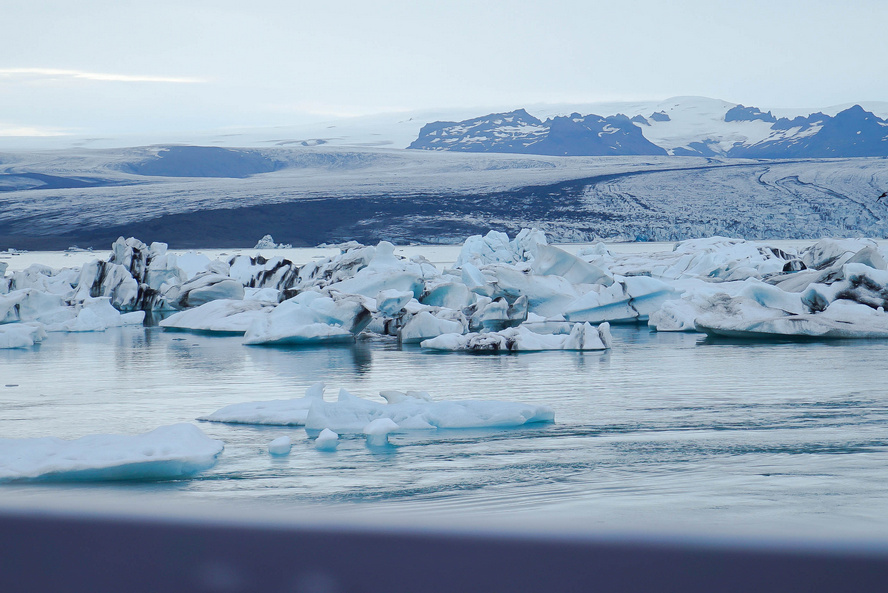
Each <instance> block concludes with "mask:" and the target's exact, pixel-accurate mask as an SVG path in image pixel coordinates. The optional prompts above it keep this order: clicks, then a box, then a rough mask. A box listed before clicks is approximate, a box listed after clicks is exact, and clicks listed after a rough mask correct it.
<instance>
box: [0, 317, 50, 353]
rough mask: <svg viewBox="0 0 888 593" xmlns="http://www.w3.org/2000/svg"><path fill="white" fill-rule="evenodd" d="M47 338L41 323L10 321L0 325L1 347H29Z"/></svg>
mask: <svg viewBox="0 0 888 593" xmlns="http://www.w3.org/2000/svg"><path fill="white" fill-rule="evenodd" d="M44 338H46V332H45V331H44V329H43V326H42V325H41V324H39V323H10V324H6V325H0V349H4V348H29V347H31V346H33V345H34V344H36V343H38V342H41V341H42V340H43V339H44Z"/></svg>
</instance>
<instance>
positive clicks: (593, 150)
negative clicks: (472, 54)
mask: <svg viewBox="0 0 888 593" xmlns="http://www.w3.org/2000/svg"><path fill="white" fill-rule="evenodd" d="M407 148H412V149H422V150H456V151H464V152H507V153H522V154H540V155H550V156H605V155H665V154H666V151H665V150H664V149H662V148H660V147H659V146H657V145H655V144H653V143H652V142H650V141H649V140H647V139H646V138H645V137H644V134H642V132H641V130H640V129H639V127H638V126H636V125H635V124H634V123H633V122H632V120H630V119H629V118H628V117H626V116H625V115H613V116H610V117H602V116H600V115H585V116H583V115H580V114H579V113H572V114H571V115H569V116H562V117H553V118H551V119H547V120H546V121H541V120H539V119H537V118H535V117H533V116H532V115H530V114H529V113H527V111H525V110H524V109H518V110H516V111H511V112H509V113H492V114H490V115H485V116H483V117H478V118H475V119H470V120H465V121H462V122H434V123H431V124H427V125H425V126H423V128H422V130H420V132H419V137H418V138H417V139H416V140H415V141H414V142H413V143H411V144H410V146H408V147H407Z"/></svg>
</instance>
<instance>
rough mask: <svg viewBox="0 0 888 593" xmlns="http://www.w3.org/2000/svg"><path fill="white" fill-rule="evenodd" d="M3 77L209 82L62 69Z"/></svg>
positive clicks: (12, 71) (5, 71) (4, 72)
mask: <svg viewBox="0 0 888 593" xmlns="http://www.w3.org/2000/svg"><path fill="white" fill-rule="evenodd" d="M0 76H2V77H6V78H9V77H19V76H26V77H29V78H35V77H37V78H76V79H80V80H95V81H101V82H162V83H174V84H198V83H203V82H207V81H206V80H203V79H200V78H185V77H180V76H150V75H142V74H112V73H108V72H85V71H83V70H64V69H60V68H0Z"/></svg>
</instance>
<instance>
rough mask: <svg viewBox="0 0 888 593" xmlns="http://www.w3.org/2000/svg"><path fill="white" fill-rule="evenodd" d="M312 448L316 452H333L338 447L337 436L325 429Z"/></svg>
mask: <svg viewBox="0 0 888 593" xmlns="http://www.w3.org/2000/svg"><path fill="white" fill-rule="evenodd" d="M314 446H315V449H317V450H318V451H335V450H336V449H337V448H338V447H339V435H338V434H336V433H335V432H333V431H332V430H330V429H329V428H325V429H324V430H322V431H321V432H320V434H318V437H317V438H316V439H315V443H314Z"/></svg>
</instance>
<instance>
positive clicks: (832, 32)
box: [0, 0, 888, 135]
mask: <svg viewBox="0 0 888 593" xmlns="http://www.w3.org/2000/svg"><path fill="white" fill-rule="evenodd" d="M886 23H888V2H885V1H884V0H872V1H868V0H866V1H857V2H855V1H853V0H849V1H846V2H843V3H840V2H838V1H835V0H833V1H829V2H821V1H816V0H806V1H795V0H788V1H785V0H768V1H750V2H744V1H739V0H738V1H733V2H728V1H719V0H705V1H704V0H701V1H697V0H685V1H681V0H674V1H671V2H670V1H665V0H656V1H646V0H644V1H633V0H614V1H609V2H597V1H589V0H587V1H582V0H577V1H567V0H560V1H559V0H548V1H547V2H542V1H524V0H511V1H496V0H490V1H488V2H479V1H477V0H474V1H461V0H460V1H447V0H436V1H424V0H409V1H401V0H395V1H387V2H371V1H352V0H342V1H336V0H321V1H313V2H307V1H300V0H249V1H245V0H238V1H236V2H234V1H228V0H206V1H203V0H200V1H189V0H175V1H166V0H152V1H150V2H148V1H145V2H129V1H127V0H93V1H90V0H78V1H77V2H72V1H71V0H60V1H56V0H49V1H44V0H2V10H0V134H5V135H9V134H41V133H54V132H67V133H76V134H109V133H124V132H142V131H165V130H170V131H174V130H175V131H181V130H198V129H206V128H216V127H224V126H260V125H287V124H298V123H301V122H305V121H310V120H318V119H322V118H329V117H330V116H334V115H351V114H355V115H358V114H369V113H377V112H387V111H400V110H412V109H423V108H437V107H444V108H449V107H474V106H478V107H488V106H489V107H511V108H517V107H521V106H524V105H527V104H532V103H540V102H554V103H562V102H567V103H581V102H597V101H612V100H624V99H625V100H649V99H666V98H668V97H671V96H675V95H703V96H707V97H713V98H719V99H725V100H727V101H732V102H738V103H744V104H746V105H756V106H759V107H762V108H764V109H772V108H779V107H809V106H810V107H826V106H829V105H834V104H839V103H847V102H856V101H888V34H886Z"/></svg>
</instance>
